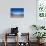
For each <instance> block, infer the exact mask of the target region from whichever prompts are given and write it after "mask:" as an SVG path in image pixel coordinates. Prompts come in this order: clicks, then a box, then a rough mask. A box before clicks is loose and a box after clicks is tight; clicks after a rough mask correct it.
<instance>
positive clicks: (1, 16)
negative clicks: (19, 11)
mask: <svg viewBox="0 0 46 46" xmlns="http://www.w3.org/2000/svg"><path fill="white" fill-rule="evenodd" d="M11 7H23V8H24V18H11V17H10V8H11ZM32 24H36V0H0V34H3V33H5V32H8V31H9V30H8V29H9V28H11V27H16V26H18V27H19V31H20V32H29V33H30V36H32V33H31V32H32V29H31V28H30V26H31V25H32Z"/></svg>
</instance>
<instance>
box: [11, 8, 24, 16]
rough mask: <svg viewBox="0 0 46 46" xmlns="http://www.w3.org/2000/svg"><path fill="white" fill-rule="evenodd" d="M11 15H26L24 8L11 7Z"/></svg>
mask: <svg viewBox="0 0 46 46" xmlns="http://www.w3.org/2000/svg"><path fill="white" fill-rule="evenodd" d="M10 11H11V17H24V8H11V9H10Z"/></svg>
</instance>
